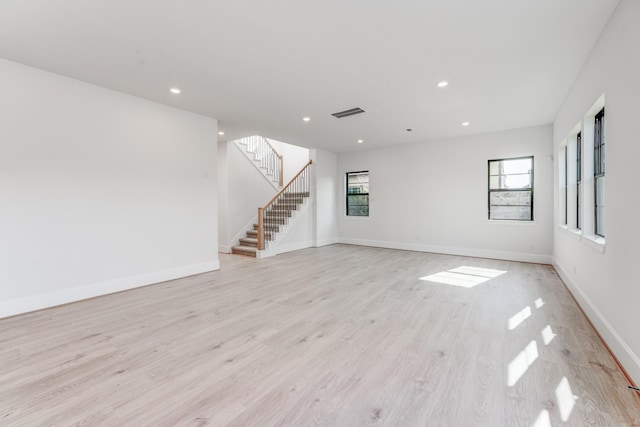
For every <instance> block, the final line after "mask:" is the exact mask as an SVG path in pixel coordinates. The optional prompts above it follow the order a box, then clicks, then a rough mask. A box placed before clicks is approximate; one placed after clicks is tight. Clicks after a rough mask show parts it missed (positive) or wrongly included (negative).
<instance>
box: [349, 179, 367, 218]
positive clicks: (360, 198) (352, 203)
mask: <svg viewBox="0 0 640 427" xmlns="http://www.w3.org/2000/svg"><path fill="white" fill-rule="evenodd" d="M347 216H369V171H362V172H348V173H347Z"/></svg>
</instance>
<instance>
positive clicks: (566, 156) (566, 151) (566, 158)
mask: <svg viewBox="0 0 640 427" xmlns="http://www.w3.org/2000/svg"><path fill="white" fill-rule="evenodd" d="M568 166H569V146H568V145H565V146H564V224H565V225H567V223H568V220H569V203H568V202H569V192H568V191H567V187H568V185H567V183H568V182H569V168H568Z"/></svg>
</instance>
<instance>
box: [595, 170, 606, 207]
mask: <svg viewBox="0 0 640 427" xmlns="http://www.w3.org/2000/svg"><path fill="white" fill-rule="evenodd" d="M596 206H598V207H600V206H602V207H604V176H601V177H598V178H596Z"/></svg>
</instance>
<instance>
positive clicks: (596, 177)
mask: <svg viewBox="0 0 640 427" xmlns="http://www.w3.org/2000/svg"><path fill="white" fill-rule="evenodd" d="M604 144H605V123H604V108H603V109H602V110H600V112H599V113H598V114H596V117H595V122H594V127H593V166H594V168H593V169H594V170H593V181H594V183H593V184H594V185H593V187H594V189H595V197H594V200H595V203H594V204H595V206H594V208H595V230H594V232H595V234H597V235H598V236H602V237H604V232H605V230H604V224H605V217H604V215H605V212H604V209H605V207H604V205H605V195H604V170H605V147H604Z"/></svg>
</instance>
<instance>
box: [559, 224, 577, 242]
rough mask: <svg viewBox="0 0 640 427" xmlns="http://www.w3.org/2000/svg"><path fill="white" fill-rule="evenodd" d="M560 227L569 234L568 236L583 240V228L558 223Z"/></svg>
mask: <svg viewBox="0 0 640 427" xmlns="http://www.w3.org/2000/svg"><path fill="white" fill-rule="evenodd" d="M558 228H560V229H561V230H563V231H564V232H565V233H566V234H567V236H569V237H572V238H574V239H576V240H578V241H580V240H582V230H580V229H578V228H569V227H568V226H566V225H564V224H560V225H558Z"/></svg>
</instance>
